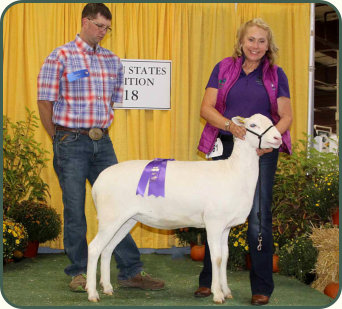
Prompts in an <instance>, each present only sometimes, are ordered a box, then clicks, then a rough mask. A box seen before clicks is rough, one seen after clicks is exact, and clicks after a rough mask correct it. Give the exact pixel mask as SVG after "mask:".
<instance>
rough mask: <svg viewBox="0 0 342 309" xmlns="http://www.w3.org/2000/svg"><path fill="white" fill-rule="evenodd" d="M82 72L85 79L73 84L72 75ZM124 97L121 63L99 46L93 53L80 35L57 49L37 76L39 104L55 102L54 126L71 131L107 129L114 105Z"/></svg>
mask: <svg viewBox="0 0 342 309" xmlns="http://www.w3.org/2000/svg"><path fill="white" fill-rule="evenodd" d="M80 70H87V71H83V72H85V75H86V76H84V77H82V76H81V77H80V76H78V78H77V79H76V80H74V81H72V80H71V79H70V73H75V72H78V71H80ZM68 74H69V75H68ZM71 75H73V74H71ZM122 95H123V66H122V64H121V62H120V59H119V58H118V57H117V56H116V55H114V54H113V53H112V52H111V51H109V50H108V49H105V48H103V47H101V46H99V45H97V46H96V50H95V51H94V50H93V48H92V47H90V46H89V45H88V44H86V43H85V42H84V41H83V40H82V39H81V38H80V37H79V35H77V36H76V39H75V40H74V41H72V42H69V43H67V44H65V45H63V46H60V47H58V48H56V49H55V50H54V51H53V52H52V53H51V54H50V55H49V56H48V57H47V58H46V60H45V62H44V64H43V66H42V68H41V70H40V73H39V75H38V100H46V101H52V102H54V104H53V116H52V121H53V123H55V124H58V125H61V126H65V127H68V128H77V129H78V128H94V127H97V128H108V127H109V126H110V124H111V122H112V121H113V118H114V112H113V109H112V106H111V102H118V103H120V102H122Z"/></svg>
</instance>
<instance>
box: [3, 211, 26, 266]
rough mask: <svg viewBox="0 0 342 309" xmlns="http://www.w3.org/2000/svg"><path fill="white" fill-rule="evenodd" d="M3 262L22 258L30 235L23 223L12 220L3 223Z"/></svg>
mask: <svg viewBox="0 0 342 309" xmlns="http://www.w3.org/2000/svg"><path fill="white" fill-rule="evenodd" d="M2 230H3V251H4V254H3V260H4V262H5V263H7V262H9V261H11V260H12V259H13V258H15V257H17V258H19V257H22V252H23V251H24V250H25V248H26V246H27V241H28V234H27V232H26V229H25V227H24V226H23V225H22V224H21V223H17V222H15V221H14V220H12V219H10V218H6V217H5V218H4V221H3V228H2Z"/></svg>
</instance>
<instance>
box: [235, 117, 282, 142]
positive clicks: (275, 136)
mask: <svg viewBox="0 0 342 309" xmlns="http://www.w3.org/2000/svg"><path fill="white" fill-rule="evenodd" d="M232 121H233V122H234V123H235V124H237V125H238V126H244V127H245V128H246V130H247V134H246V136H245V139H246V140H248V142H249V143H250V144H251V145H252V146H253V147H255V148H279V147H280V145H281V143H282V141H281V134H280V133H279V131H278V130H277V128H276V127H275V126H273V123H272V121H271V120H270V119H268V118H267V117H266V116H264V115H261V114H255V115H253V116H251V117H249V118H242V117H234V118H232Z"/></svg>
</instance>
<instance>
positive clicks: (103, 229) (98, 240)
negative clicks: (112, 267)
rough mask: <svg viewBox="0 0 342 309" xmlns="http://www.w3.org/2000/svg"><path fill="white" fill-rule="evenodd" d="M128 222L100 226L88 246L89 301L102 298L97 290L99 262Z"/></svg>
mask: <svg viewBox="0 0 342 309" xmlns="http://www.w3.org/2000/svg"><path fill="white" fill-rule="evenodd" d="M126 221H127V219H125V220H119V221H118V220H117V221H116V222H115V224H114V225H108V224H107V225H106V226H101V225H99V231H98V233H97V235H96V236H95V238H94V239H93V240H92V242H91V243H90V244H89V246H88V265H87V286H86V289H87V292H88V300H89V301H92V302H97V301H99V299H100V297H99V294H98V292H97V290H96V268H97V261H98V259H99V256H100V254H101V253H102V251H103V249H104V248H105V247H106V246H107V245H108V243H109V242H110V241H111V239H112V238H113V237H114V235H115V233H116V232H117V231H118V230H119V229H120V227H121V226H122V225H123V224H124V223H125V222H126Z"/></svg>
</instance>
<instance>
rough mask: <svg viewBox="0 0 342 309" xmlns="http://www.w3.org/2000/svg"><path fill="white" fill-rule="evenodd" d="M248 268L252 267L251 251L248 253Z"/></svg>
mask: <svg viewBox="0 0 342 309" xmlns="http://www.w3.org/2000/svg"><path fill="white" fill-rule="evenodd" d="M246 268H247V269H248V270H249V269H251V268H252V261H251V255H250V254H249V253H247V254H246Z"/></svg>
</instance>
